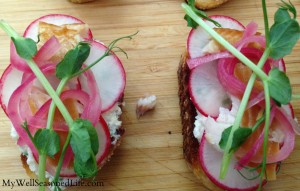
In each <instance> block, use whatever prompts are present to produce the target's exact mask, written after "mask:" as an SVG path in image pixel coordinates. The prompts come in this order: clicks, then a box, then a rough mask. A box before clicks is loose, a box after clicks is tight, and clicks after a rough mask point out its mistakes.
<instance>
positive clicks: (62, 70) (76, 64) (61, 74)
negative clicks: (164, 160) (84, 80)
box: [56, 42, 91, 79]
mask: <svg viewBox="0 0 300 191" xmlns="http://www.w3.org/2000/svg"><path fill="white" fill-rule="evenodd" d="M90 49H91V48H90V45H89V43H87V42H79V43H78V45H77V46H76V47H75V48H74V49H71V50H69V51H68V52H67V54H66V55H65V57H64V58H63V59H62V61H61V62H60V63H58V65H57V66H56V76H57V78H59V79H63V78H65V77H69V76H71V75H72V74H74V73H76V72H78V71H79V70H80V68H81V67H82V64H83V63H84V61H85V60H86V59H87V58H88V56H89V54H90Z"/></svg>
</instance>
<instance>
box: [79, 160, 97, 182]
mask: <svg viewBox="0 0 300 191" xmlns="http://www.w3.org/2000/svg"><path fill="white" fill-rule="evenodd" d="M74 170H75V172H76V175H77V176H79V177H81V178H92V177H95V176H96V175H97V172H98V165H97V162H96V160H94V159H93V158H92V157H90V158H89V160H88V161H86V162H82V161H81V160H79V159H78V158H76V157H75V159H74Z"/></svg>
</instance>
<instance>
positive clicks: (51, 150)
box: [34, 129, 60, 157]
mask: <svg viewBox="0 0 300 191" xmlns="http://www.w3.org/2000/svg"><path fill="white" fill-rule="evenodd" d="M34 142H35V143H36V146H37V149H38V151H39V153H45V154H47V155H48V156H50V157H53V156H54V155H55V154H56V153H57V152H58V151H59V150H60V139H59V136H58V134H57V133H56V132H55V131H53V130H50V129H39V130H38V131H37V132H36V133H35V135H34Z"/></svg>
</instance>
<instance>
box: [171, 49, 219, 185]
mask: <svg viewBox="0 0 300 191" xmlns="http://www.w3.org/2000/svg"><path fill="white" fill-rule="evenodd" d="M186 58H187V53H184V54H183V55H182V56H181V60H180V63H179V68H178V73H177V74H178V84H179V91H178V95H179V106H180V116H181V122H182V134H183V155H184V158H185V160H186V162H187V165H188V166H189V168H190V169H191V170H192V171H193V172H194V174H195V175H196V177H197V178H198V179H200V180H201V182H202V184H203V185H204V186H205V187H207V188H208V189H210V190H214V191H219V190H221V189H220V188H219V187H217V186H216V185H215V184H213V183H212V182H211V181H210V180H209V178H208V177H207V176H206V175H205V173H204V172H203V170H202V168H201V166H200V162H199V154H198V149H199V143H198V140H197V139H196V138H195V137H194V134H193V130H194V121H195V117H196V109H195V107H194V105H193V103H192V101H191V100H190V95H189V89H188V81H189V75H190V69H189V68H188V66H187V64H186Z"/></svg>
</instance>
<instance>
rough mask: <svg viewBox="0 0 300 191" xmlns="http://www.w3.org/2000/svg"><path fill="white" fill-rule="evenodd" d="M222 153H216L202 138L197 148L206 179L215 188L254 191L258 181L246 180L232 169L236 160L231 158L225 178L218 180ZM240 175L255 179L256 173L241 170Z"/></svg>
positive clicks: (232, 190)
mask: <svg viewBox="0 0 300 191" xmlns="http://www.w3.org/2000/svg"><path fill="white" fill-rule="evenodd" d="M222 157H223V153H222V152H219V151H217V150H216V149H215V148H214V147H213V146H212V145H211V144H210V143H208V142H207V141H206V139H205V136H203V138H202V140H201V143H200V147H199V158H200V164H201V167H202V169H203V171H204V172H205V174H206V175H207V177H208V178H209V179H210V180H211V181H212V182H213V183H214V184H216V185H217V186H219V187H220V188H222V189H224V190H228V191H250V190H256V189H257V188H258V186H259V183H260V179H259V178H257V179H254V180H247V179H245V178H244V177H242V176H241V175H240V174H239V172H238V171H237V170H236V169H235V168H234V167H235V165H236V163H237V160H236V159H235V158H234V157H233V158H232V159H231V161H230V164H229V167H228V172H227V175H226V178H225V179H223V180H220V179H219V175H220V168H221V164H222ZM241 173H242V174H243V175H244V176H245V177H248V178H252V177H256V176H257V175H258V173H257V172H255V171H253V172H250V171H248V170H245V169H242V170H241Z"/></svg>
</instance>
